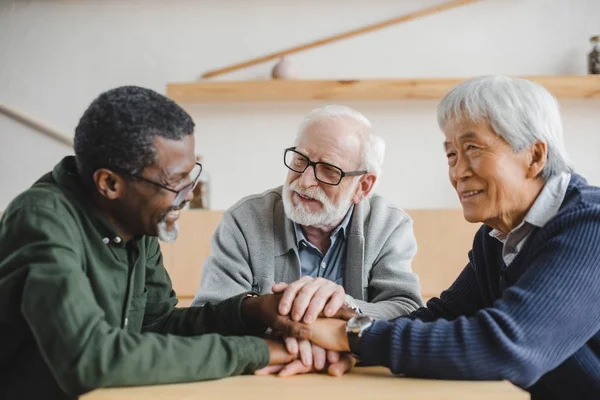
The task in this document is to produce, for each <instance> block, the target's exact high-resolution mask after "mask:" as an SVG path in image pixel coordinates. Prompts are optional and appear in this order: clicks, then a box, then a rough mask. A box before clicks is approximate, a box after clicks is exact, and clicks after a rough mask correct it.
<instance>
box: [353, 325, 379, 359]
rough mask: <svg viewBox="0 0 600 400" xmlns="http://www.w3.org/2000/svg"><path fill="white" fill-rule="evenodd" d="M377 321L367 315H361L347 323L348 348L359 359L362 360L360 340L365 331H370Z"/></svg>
mask: <svg viewBox="0 0 600 400" xmlns="http://www.w3.org/2000/svg"><path fill="white" fill-rule="evenodd" d="M373 322H375V320H374V319H373V318H371V317H369V316H366V315H359V316H358V317H352V318H350V319H349V320H348V322H347V323H346V335H347V336H348V346H349V347H350V352H351V353H352V354H353V355H354V356H355V357H357V358H360V355H359V350H360V338H361V337H362V335H363V333H364V331H366V330H367V329H369V328H370V327H371V325H373Z"/></svg>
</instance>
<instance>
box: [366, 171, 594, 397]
mask: <svg viewBox="0 0 600 400" xmlns="http://www.w3.org/2000/svg"><path fill="white" fill-rule="evenodd" d="M536 229H537V230H536V231H534V232H533V233H532V235H531V236H530V237H529V239H528V240H527V242H526V243H525V245H524V247H523V249H522V250H521V251H520V252H519V254H518V255H517V257H516V258H515V259H514V261H513V262H512V263H511V264H510V266H509V267H508V268H507V267H506V265H505V264H504V261H503V260H502V243H500V242H499V241H498V240H497V239H495V238H492V237H490V236H489V235H488V234H489V232H490V230H491V228H490V227H488V226H485V225H484V226H482V227H481V229H479V231H478V232H477V234H476V235H475V239H474V241H473V249H472V250H471V251H470V252H469V261H470V262H469V264H468V265H467V266H466V267H465V269H464V270H463V271H462V273H461V274H460V276H459V277H458V279H457V280H456V281H455V282H454V283H453V284H452V286H451V287H450V288H449V289H448V290H446V291H444V292H443V293H442V294H441V296H440V298H439V299H438V298H436V299H432V300H430V301H429V302H428V303H427V307H426V308H421V309H419V310H417V311H416V312H415V313H413V314H412V315H410V316H409V317H401V318H398V319H396V320H394V321H390V322H387V321H378V322H376V323H375V324H374V325H373V326H372V327H371V328H370V329H369V330H367V331H366V332H365V334H364V336H363V339H362V341H361V344H360V355H361V360H362V361H363V362H364V363H366V364H372V365H384V366H387V367H389V368H390V369H391V370H392V372H394V373H398V374H405V375H408V376H415V377H429V378H440V379H468V380H500V379H506V380H509V381H511V382H512V383H514V384H515V385H517V386H519V387H521V388H525V389H526V390H528V391H529V392H530V393H531V395H532V399H555V398H556V399H582V398H585V399H587V398H594V399H600V188H597V187H593V186H589V185H588V184H587V182H586V181H585V180H584V179H583V178H582V177H581V176H578V175H575V174H573V176H572V177H571V181H570V183H569V187H568V189H567V192H566V195H565V199H564V201H563V204H562V205H561V208H560V210H559V211H558V213H557V214H556V216H555V217H554V218H552V219H551V220H550V221H549V222H548V223H547V224H546V225H545V226H544V227H543V228H541V229H539V228H536Z"/></svg>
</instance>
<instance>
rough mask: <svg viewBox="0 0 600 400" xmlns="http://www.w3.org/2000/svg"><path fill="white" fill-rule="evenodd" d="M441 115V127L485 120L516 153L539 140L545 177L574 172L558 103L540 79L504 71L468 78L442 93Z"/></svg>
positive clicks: (439, 108) (543, 175) (438, 114)
mask: <svg viewBox="0 0 600 400" xmlns="http://www.w3.org/2000/svg"><path fill="white" fill-rule="evenodd" d="M437 116H438V125H439V126H440V129H442V131H443V130H444V129H445V128H446V124H447V123H448V121H449V120H451V119H454V120H456V121H461V120H468V121H472V122H480V121H485V122H487V123H489V124H490V126H491V127H492V129H493V130H494V132H495V133H496V134H497V135H499V136H500V137H502V138H503V139H504V140H506V141H507V142H508V144H510V146H511V147H512V148H513V150H514V151H515V152H519V151H521V150H523V149H524V148H526V147H529V146H531V145H533V144H534V143H535V142H537V141H540V142H543V143H546V146H547V148H548V156H547V160H546V165H545V166H544V169H543V170H542V173H541V176H542V177H543V178H544V179H548V178H550V177H551V176H555V175H558V174H560V173H562V172H571V171H572V170H573V168H572V166H571V161H570V160H569V155H568V154H567V151H566V149H565V145H564V141H563V126H562V120H561V117H560V112H559V109H558V102H557V101H556V99H555V98H554V97H553V96H552V95H551V94H550V93H549V92H548V91H547V90H546V89H545V88H544V87H543V86H542V85H540V84H538V83H535V82H531V81H528V80H526V79H520V78H509V77H506V76H502V75H495V76H483V77H480V78H475V79H470V80H468V81H465V82H463V83H460V84H459V85H457V86H455V87H454V88H453V89H452V90H450V92H448V94H446V95H445V96H444V98H443V99H442V100H441V101H440V103H439V104H438V108H437Z"/></svg>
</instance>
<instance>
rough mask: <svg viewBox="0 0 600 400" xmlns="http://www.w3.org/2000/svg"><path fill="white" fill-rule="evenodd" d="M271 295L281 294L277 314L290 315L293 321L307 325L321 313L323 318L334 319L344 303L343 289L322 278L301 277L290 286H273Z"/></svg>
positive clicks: (283, 284) (278, 284)
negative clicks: (302, 321)
mask: <svg viewBox="0 0 600 400" xmlns="http://www.w3.org/2000/svg"><path fill="white" fill-rule="evenodd" d="M272 290H273V293H283V296H282V297H281V301H280V302H279V313H280V314H281V315H288V314H290V315H291V318H292V320H293V321H301V320H303V318H304V322H305V323H307V324H309V323H311V322H313V321H315V320H316V319H317V317H318V316H319V314H321V312H322V311H323V314H324V316H326V317H334V316H335V315H336V313H337V312H338V311H339V310H340V308H342V306H343V305H344V302H345V295H346V292H345V291H344V288H343V287H342V286H340V285H338V284H336V283H335V282H332V281H330V280H328V279H324V278H313V277H311V276H303V277H302V278H300V279H298V280H297V281H296V282H292V283H290V284H286V283H277V284H275V285H273V288H272Z"/></svg>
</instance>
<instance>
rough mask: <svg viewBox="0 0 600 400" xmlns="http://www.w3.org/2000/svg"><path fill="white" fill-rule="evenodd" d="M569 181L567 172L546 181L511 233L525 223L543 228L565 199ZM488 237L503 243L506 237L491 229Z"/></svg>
mask: <svg viewBox="0 0 600 400" xmlns="http://www.w3.org/2000/svg"><path fill="white" fill-rule="evenodd" d="M570 180H571V174H570V173H568V172H563V173H561V174H560V175H556V176H553V177H551V178H550V179H548V181H547V182H546V184H545V185H544V187H543V188H542V191H541V192H540V194H539V195H538V197H537V198H536V199H535V201H534V203H533V205H532V206H531V208H530V209H529V211H527V214H526V215H525V218H523V221H522V222H521V223H520V224H519V225H518V226H517V227H516V228H514V229H513V230H512V231H511V232H514V231H516V230H517V229H520V228H521V227H522V226H524V225H525V224H526V223H527V224H530V225H533V226H536V227H538V228H543V227H544V225H546V224H547V223H548V221H550V220H551V219H552V218H554V216H555V215H556V213H558V210H559V209H560V206H561V204H562V202H563V200H564V199H565V194H566V193H567V187H568V186H569V182H570ZM489 235H490V236H491V237H493V238H496V239H498V240H500V241H501V242H504V240H506V236H507V235H505V234H504V233H502V232H500V231H499V230H497V229H492V231H491V232H490V233H489Z"/></svg>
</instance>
